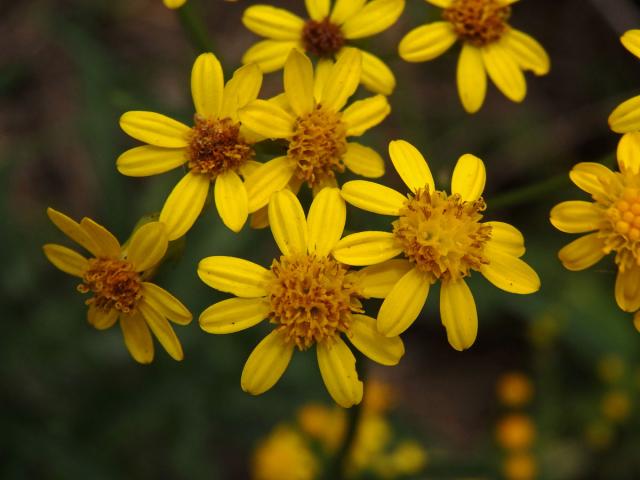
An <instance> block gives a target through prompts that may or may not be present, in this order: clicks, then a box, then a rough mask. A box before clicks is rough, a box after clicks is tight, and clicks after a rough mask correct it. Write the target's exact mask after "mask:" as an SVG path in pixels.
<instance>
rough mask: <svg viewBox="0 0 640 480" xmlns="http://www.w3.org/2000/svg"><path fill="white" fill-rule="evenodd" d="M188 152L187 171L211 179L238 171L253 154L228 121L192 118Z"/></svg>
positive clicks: (237, 125) (235, 125) (236, 129)
mask: <svg viewBox="0 0 640 480" xmlns="http://www.w3.org/2000/svg"><path fill="white" fill-rule="evenodd" d="M194 121H195V125H194V127H193V129H192V130H191V138H190V140H189V147H188V150H187V154H188V158H189V162H188V166H189V169H190V170H191V171H192V172H194V173H201V174H204V175H209V176H210V177H211V179H214V178H216V177H217V176H218V175H220V174H221V173H224V172H226V171H228V170H237V169H238V167H240V166H241V165H242V164H244V163H245V162H246V161H248V160H251V159H252V158H253V156H254V154H255V152H254V150H253V148H252V147H251V145H249V144H248V143H247V142H245V141H244V139H243V138H242V136H241V135H240V125H239V124H238V123H235V122H233V120H231V119H230V118H223V119H210V118H204V117H201V116H199V115H196V116H195V120H194Z"/></svg>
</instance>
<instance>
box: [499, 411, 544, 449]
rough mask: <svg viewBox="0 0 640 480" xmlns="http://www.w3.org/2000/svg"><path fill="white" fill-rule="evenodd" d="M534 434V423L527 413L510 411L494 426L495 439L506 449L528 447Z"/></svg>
mask: <svg viewBox="0 0 640 480" xmlns="http://www.w3.org/2000/svg"><path fill="white" fill-rule="evenodd" d="M535 435H536V429H535V425H534V424H533V422H532V421H531V418H529V417H528V416H527V415H524V414H521V413H512V414H509V415H506V416H504V417H502V418H501V419H500V421H499V422H498V425H497V426H496V440H497V442H498V444H499V445H500V446H501V447H502V448H504V449H507V450H522V449H526V448H529V447H530V446H531V444H532V443H533V441H534V439H535Z"/></svg>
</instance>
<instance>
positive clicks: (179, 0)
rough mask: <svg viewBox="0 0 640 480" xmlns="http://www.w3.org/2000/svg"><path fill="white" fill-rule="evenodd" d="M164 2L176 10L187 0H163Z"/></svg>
mask: <svg viewBox="0 0 640 480" xmlns="http://www.w3.org/2000/svg"><path fill="white" fill-rule="evenodd" d="M162 3H164V6H165V7H167V8H170V9H172V10H175V9H177V8H180V7H181V6H183V5H184V4H185V3H187V0H162Z"/></svg>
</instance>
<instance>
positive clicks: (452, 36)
mask: <svg viewBox="0 0 640 480" xmlns="http://www.w3.org/2000/svg"><path fill="white" fill-rule="evenodd" d="M427 1H428V2H429V3H432V4H433V5H435V6H437V7H441V8H443V11H442V20H441V21H438V22H433V23H429V24H427V25H423V26H420V27H418V28H416V29H414V30H412V31H410V32H409V33H408V34H407V35H406V36H405V37H404V38H403V39H402V41H401V42H400V45H399V47H398V50H399V53H400V56H401V57H402V58H403V59H404V60H406V61H407V62H424V61H427V60H432V59H434V58H436V57H439V56H440V55H442V54H443V53H444V52H446V51H447V50H448V49H449V47H451V46H452V45H453V44H454V43H455V42H456V40H459V41H460V42H462V51H461V53H460V58H459V60H458V74H457V83H458V94H459V95H460V101H461V102H462V106H463V107H464V109H465V110H466V111H467V112H469V113H475V112H477V111H478V110H480V107H482V104H483V102H484V98H485V94H486V90H487V74H488V75H489V78H491V80H492V81H493V83H494V84H495V85H496V87H498V89H499V90H500V91H501V92H502V93H503V94H504V95H505V96H506V97H507V98H508V99H510V100H512V101H514V102H521V101H522V100H523V99H524V97H525V95H526V92H527V84H526V81H525V78H524V75H523V71H526V70H531V71H532V72H533V73H534V74H536V75H545V74H547V73H548V71H549V66H550V63H549V57H548V56H547V53H546V52H545V51H544V49H543V48H542V46H540V44H539V43H538V42H537V41H536V40H534V39H533V38H532V37H530V36H529V35H527V34H525V33H523V32H520V31H519V30H516V29H514V28H513V27H511V26H510V25H509V23H508V20H509V16H510V15H511V4H512V3H514V2H515V0H427Z"/></svg>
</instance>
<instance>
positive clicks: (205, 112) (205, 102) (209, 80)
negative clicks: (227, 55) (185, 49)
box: [191, 53, 224, 118]
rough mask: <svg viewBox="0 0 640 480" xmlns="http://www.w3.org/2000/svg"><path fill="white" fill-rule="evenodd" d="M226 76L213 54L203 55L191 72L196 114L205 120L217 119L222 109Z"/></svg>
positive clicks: (199, 57)
mask: <svg viewBox="0 0 640 480" xmlns="http://www.w3.org/2000/svg"><path fill="white" fill-rule="evenodd" d="M223 90H224V75H223V73H222V66H221V65H220V62H219V61H218V59H217V58H216V56H215V55H214V54H213V53H202V54H200V55H199V56H198V58H196V61H195V62H194V63H193V69H192V70H191V95H192V97H193V104H194V105H195V107H196V113H197V114H198V115H201V116H202V117H205V118H217V117H218V116H219V115H220V110H221V108H222V92H223Z"/></svg>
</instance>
